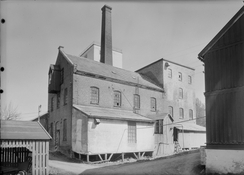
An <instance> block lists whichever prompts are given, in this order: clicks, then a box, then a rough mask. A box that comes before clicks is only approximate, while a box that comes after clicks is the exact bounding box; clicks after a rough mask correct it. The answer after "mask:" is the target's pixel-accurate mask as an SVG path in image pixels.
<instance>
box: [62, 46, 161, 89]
mask: <svg viewBox="0 0 244 175" xmlns="http://www.w3.org/2000/svg"><path fill="white" fill-rule="evenodd" d="M61 51H62V50H61ZM62 53H63V54H64V55H65V56H66V57H67V58H68V59H70V60H71V62H72V63H73V65H74V66H75V73H77V74H78V73H79V74H84V75H89V76H93V77H97V78H102V79H108V80H115V81H117V82H121V83H124V82H126V83H128V84H131V85H135V86H139V87H144V88H149V89H153V90H157V91H160V92H163V89H162V88H161V87H159V86H157V85H156V84H154V83H152V82H150V81H148V80H147V79H146V78H145V77H144V76H142V75H140V74H139V73H136V72H132V71H128V70H125V69H120V68H117V67H113V66H111V65H107V64H104V63H100V62H97V61H94V60H91V59H88V58H84V57H78V56H73V55H69V54H66V53H64V51H62Z"/></svg>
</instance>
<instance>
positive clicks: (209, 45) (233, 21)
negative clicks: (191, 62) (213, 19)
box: [198, 6, 244, 61]
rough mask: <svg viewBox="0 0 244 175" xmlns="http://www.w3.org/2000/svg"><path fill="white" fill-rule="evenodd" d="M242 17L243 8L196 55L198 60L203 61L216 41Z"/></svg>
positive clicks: (243, 13)
mask: <svg viewBox="0 0 244 175" xmlns="http://www.w3.org/2000/svg"><path fill="white" fill-rule="evenodd" d="M243 15H244V6H242V8H241V9H240V10H239V11H238V12H237V13H236V14H235V15H234V16H233V17H232V18H231V20H230V21H229V22H228V23H227V24H226V25H225V26H224V27H223V28H222V29H221V30H220V31H219V33H218V34H217V35H216V36H215V37H214V38H213V39H212V40H211V41H210V42H209V43H208V44H207V46H206V47H205V48H204V49H203V50H202V51H201V52H200V53H199V54H198V58H199V59H200V60H201V61H204V55H205V54H206V53H207V52H208V51H209V50H210V49H211V48H212V47H213V46H214V45H215V43H217V42H218V40H219V39H220V38H221V37H222V36H223V35H224V34H225V33H226V32H227V31H228V30H229V29H230V28H231V27H232V26H233V25H234V24H235V23H236V21H237V20H238V19H239V18H240V17H242V16H243Z"/></svg>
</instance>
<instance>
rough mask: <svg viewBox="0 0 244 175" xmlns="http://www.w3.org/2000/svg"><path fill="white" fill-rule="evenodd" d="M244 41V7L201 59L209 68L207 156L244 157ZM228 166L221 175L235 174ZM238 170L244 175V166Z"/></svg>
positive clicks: (202, 53) (241, 161)
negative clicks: (211, 151) (234, 151)
mask: <svg viewBox="0 0 244 175" xmlns="http://www.w3.org/2000/svg"><path fill="white" fill-rule="evenodd" d="M243 41H244V6H243V7H242V8H241V9H240V10H239V11H238V12H237V13H236V14H235V15H234V16H233V18H232V19H231V20H230V21H229V22H228V23H227V24H226V25H225V26H224V27H223V29H222V30H221V31H220V32H219V33H218V34H217V35H216V36H215V37H214V38H213V39H212V40H211V41H210V42H209V44H208V45H207V46H206V47H205V48H204V49H203V50H202V51H201V52H200V53H199V55H198V57H199V59H200V60H201V61H203V62H204V65H205V91H206V92H205V98H206V131H207V147H206V148H207V152H208V150H209V152H210V150H211V149H212V150H225V155H228V156H229V155H230V154H231V155H232V153H231V152H230V150H239V152H238V154H237V155H239V156H241V155H243V153H244V43H243ZM228 150H229V153H230V154H229V153H228ZM213 153H214V154H215V153H217V151H215V152H213ZM207 156H208V155H207ZM239 156H236V157H237V159H238V158H239ZM210 158H211V156H210ZM210 158H209V159H210ZM218 158H219V159H220V157H218ZM237 159H234V158H233V160H231V161H232V162H239V163H241V164H244V159H242V158H240V159H238V160H237ZM225 160H227V162H228V158H226V159H225ZM239 160H240V161H239ZM207 161H208V160H207ZM228 165H231V163H228ZM228 165H222V166H227V168H226V170H227V171H222V172H220V173H235V172H234V171H236V170H234V169H233V170H232V169H231V168H228ZM219 166H220V167H221V165H219ZM233 167H235V166H233ZM217 169H218V168H217ZM237 169H239V170H240V171H239V170H238V171H237V172H238V173H240V172H241V173H243V172H244V166H243V168H237Z"/></svg>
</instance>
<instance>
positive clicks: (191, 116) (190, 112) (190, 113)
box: [189, 109, 193, 120]
mask: <svg viewBox="0 0 244 175" xmlns="http://www.w3.org/2000/svg"><path fill="white" fill-rule="evenodd" d="M189 119H190V120H193V110H192V109H189Z"/></svg>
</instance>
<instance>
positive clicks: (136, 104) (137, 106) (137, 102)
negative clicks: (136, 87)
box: [134, 94, 140, 109]
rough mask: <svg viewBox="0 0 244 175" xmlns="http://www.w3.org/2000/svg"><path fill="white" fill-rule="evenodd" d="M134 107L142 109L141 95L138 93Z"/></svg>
mask: <svg viewBox="0 0 244 175" xmlns="http://www.w3.org/2000/svg"><path fill="white" fill-rule="evenodd" d="M134 108H135V109H140V96H139V95H137V94H134Z"/></svg>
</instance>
